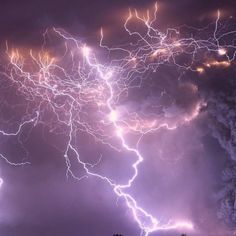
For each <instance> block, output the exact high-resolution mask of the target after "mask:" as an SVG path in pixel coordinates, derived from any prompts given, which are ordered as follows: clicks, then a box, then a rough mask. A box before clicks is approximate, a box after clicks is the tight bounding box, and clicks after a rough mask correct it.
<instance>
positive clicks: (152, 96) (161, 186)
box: [0, 0, 236, 236]
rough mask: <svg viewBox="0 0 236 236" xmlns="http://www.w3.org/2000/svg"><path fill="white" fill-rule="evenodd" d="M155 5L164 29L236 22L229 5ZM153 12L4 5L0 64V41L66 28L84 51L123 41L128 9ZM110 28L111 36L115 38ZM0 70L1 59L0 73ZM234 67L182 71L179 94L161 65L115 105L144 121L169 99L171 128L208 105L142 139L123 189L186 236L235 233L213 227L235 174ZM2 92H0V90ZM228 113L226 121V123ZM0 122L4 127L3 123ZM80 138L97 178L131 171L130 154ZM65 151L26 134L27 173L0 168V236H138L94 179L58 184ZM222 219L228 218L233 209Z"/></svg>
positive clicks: (8, 145)
mask: <svg viewBox="0 0 236 236" xmlns="http://www.w3.org/2000/svg"><path fill="white" fill-rule="evenodd" d="M159 2H160V6H161V10H160V15H159V16H158V18H159V19H160V25H161V27H163V28H165V27H166V26H171V25H178V24H183V23H186V24H188V25H194V26H198V27H199V26H200V27H201V26H205V25H206V23H209V22H208V21H209V20H212V19H208V17H207V15H210V14H212V12H215V11H216V10H217V9H219V8H221V9H224V10H225V12H227V13H229V14H231V15H234V16H235V10H234V9H236V3H234V1H230V0H229V1H220V0H215V1H206V0H180V1H177V0H175V1H174V0H166V1H159ZM153 3H154V2H153V1H149V0H148V1H147V0H146V1H144V0H142V1H141V0H135V1H132V0H124V1H118V0H117V1H114V0H110V1H109V0H107V1H106V0H100V1H95V0H87V1H82V0H77V1H76V0H68V1H66V0H63V1H56V0H48V1H39V0H35V1H27V0H22V1H10V0H8V1H4V0H3V1H2V3H1V7H0V8H1V9H0V13H1V14H0V29H1V30H0V32H1V35H0V40H1V41H0V42H1V44H0V45H1V46H0V48H1V52H0V55H3V54H4V51H3V50H4V46H5V41H6V40H7V41H8V42H10V44H11V45H16V47H17V46H21V47H23V48H24V47H26V46H27V47H29V48H30V47H33V48H34V47H37V46H39V45H41V44H42V37H41V36H42V33H43V32H44V31H45V29H46V28H50V27H53V26H55V27H60V28H64V29H65V30H66V31H67V32H69V33H71V34H72V35H74V36H75V37H79V38H81V39H82V40H84V41H86V42H89V43H90V44H91V45H97V44H98V40H99V30H100V27H101V26H102V27H104V29H105V30H107V32H109V33H108V40H107V42H108V43H111V42H117V43H119V42H124V41H125V40H126V38H123V37H124V34H123V32H122V26H123V25H121V23H122V20H123V19H124V18H122V17H123V13H124V12H126V10H127V9H128V8H129V7H131V8H138V9H145V8H147V7H150V6H152V4H153ZM120 16H121V18H122V20H120V19H119V17H120ZM234 21H235V20H234ZM234 23H235V22H234ZM115 27H117V28H116V29H117V30H114V28H115ZM234 28H235V25H234ZM110 32H112V33H110ZM120 36H122V37H120ZM29 45H30V46H29ZM99 52H100V51H99ZM3 62H4V60H2V61H1V60H0V64H1V69H2V68H3V66H2V63H3ZM234 67H235V65H233V66H232V67H230V68H228V69H225V70H216V71H215V70H212V71H209V73H207V74H206V75H204V78H201V79H199V77H198V75H197V74H194V73H192V72H187V73H186V75H185V78H184V82H183V85H182V84H181V85H180V84H179V82H178V81H177V80H176V76H175V75H176V71H175V69H169V68H168V67H165V66H163V67H161V68H160V70H159V72H158V73H157V74H151V75H150V81H154V82H153V83H152V85H150V83H151V82H149V80H147V83H146V84H145V83H144V84H143V87H142V90H139V91H138V92H137V91H136V90H134V91H132V90H131V91H130V100H126V101H124V103H123V104H120V107H121V108H122V106H126V107H130V109H133V110H134V111H137V112H139V111H140V110H141V111H142V112H143V113H145V115H147V116H148V115H150V113H151V112H152V110H150V109H152V108H150V107H151V105H155V104H157V102H158V103H162V104H164V103H166V104H168V102H169V100H168V99H169V98H164V99H163V100H162V101H157V97H158V95H159V93H160V87H161V88H163V89H165V90H166V91H167V92H168V94H169V96H170V99H171V100H175V101H176V103H175V104H176V106H175V107H174V108H173V107H172V108H170V109H169V110H168V111H166V114H170V115H171V116H172V117H174V118H175V119H179V117H180V116H182V115H183V114H189V113H191V111H192V109H193V108H194V106H195V105H196V102H197V101H199V100H201V99H203V100H204V101H205V102H206V103H207V106H206V107H204V109H202V112H201V113H200V115H199V116H198V117H197V118H196V119H195V120H194V121H191V122H189V123H186V124H184V125H180V127H179V128H178V129H176V130H174V131H167V130H166V129H160V130H159V131H158V132H156V133H154V134H149V135H147V136H145V137H144V138H143V139H142V142H141V143H140V152H141V153H142V154H143V156H144V159H145V161H144V163H143V164H142V166H141V167H140V175H139V177H138V178H137V181H136V182H135V184H134V186H133V187H132V189H131V190H130V191H131V192H132V194H133V196H135V198H136V200H137V201H138V202H139V203H140V205H142V206H143V207H145V209H147V210H149V211H150V212H152V214H153V215H155V216H156V217H157V218H162V219H163V220H166V219H189V220H190V221H192V222H194V224H195V225H196V229H195V231H193V232H187V233H188V235H193V236H194V235H203V236H205V235H206V236H207V235H209V236H210V235H212V236H213V235H214V236H227V235H232V231H231V230H232V229H236V220H235V218H233V217H232V219H231V218H230V217H231V215H230V217H229V216H228V215H227V216H225V215H224V217H221V219H219V212H220V209H221V210H222V198H223V197H221V196H222V191H224V190H225V188H226V187H225V186H226V184H225V183H224V182H223V181H222V172H223V171H224V170H225V169H226V168H227V167H228V166H230V167H231V166H234V161H235V160H236V154H235V153H236V152H234V147H235V146H234V145H235V142H236V141H235V140H234V132H235V127H236V126H234V124H235V123H236V120H235V117H234V113H233V111H234V109H235V104H234V103H235V98H236V96H235V93H234V90H235V87H236V84H235V82H234V81H233V79H235V72H236V71H235V68H234ZM0 81H1V75H0ZM189 84H191V86H192V85H193V84H194V85H196V86H197V87H198V91H199V92H198V93H197V94H195V93H194V92H192V90H191V88H192V87H191V86H190V85H189ZM0 86H2V84H1V82H0ZM0 91H1V92H2V91H4V88H3V87H0ZM9 91H10V90H9ZM219 94H220V96H219ZM17 99H18V98H17V96H16V97H14V95H13V96H10V95H9V94H8V92H7V91H4V92H2V93H1V95H0V118H1V119H0V123H1V126H0V127H1V129H4V128H8V127H10V125H9V124H10V117H11V115H12V116H14V117H18V116H19V117H20V116H21V113H22V112H23V111H20V110H18V109H15V110H14V109H13V110H10V109H9V110H7V109H6V108H5V105H4V101H10V102H13V104H18V103H21V102H24V101H23V100H22V101H19V100H17ZM22 99H23V98H22ZM219 104H220V105H219ZM229 111H231V113H233V115H231V116H230V115H229V117H228V116H227V114H229ZM231 113H230V114H231ZM235 115H236V114H235ZM221 116H222V117H223V118H222V117H221ZM6 117H7V119H9V123H4V122H2V121H3V120H4V119H6ZM224 118H225V120H224ZM231 123H232V125H228V124H231ZM27 129H30V126H29V127H27ZM28 131H29V130H28ZM227 132H228V133H230V134H228V133H227ZM26 133H27V132H26ZM23 135H24V134H23ZM79 139H80V140H81V142H80V144H79V145H80V147H81V155H82V156H83V158H84V159H85V160H90V161H92V162H94V161H96V160H98V158H99V157H100V156H101V155H102V161H101V163H100V164H99V165H98V166H96V167H95V168H96V170H97V171H99V172H100V173H105V174H106V175H108V176H111V177H112V178H114V179H117V180H126V179H127V176H129V174H130V172H131V171H132V170H131V161H130V160H132V158H133V157H132V155H130V156H129V155H127V153H125V152H122V153H117V152H115V151H114V150H111V149H109V148H108V147H106V146H104V145H100V144H97V143H96V142H95V141H94V140H93V139H92V138H91V137H90V138H88V137H86V136H83V135H82V134H81V137H79ZM63 145H64V137H63V136H62V137H61V136H60V134H52V133H50V132H49V131H48V128H47V127H46V128H45V127H44V126H43V125H38V126H36V127H35V128H33V129H32V130H30V137H26V138H25V139H24V146H25V148H26V149H27V152H28V159H27V160H28V161H30V162H31V165H25V166H19V167H13V166H11V165H8V164H7V163H5V162H4V160H2V161H1V164H0V176H1V177H2V178H3V180H4V184H3V185H2V187H1V189H0V235H1V236H112V235H113V234H116V233H120V234H123V235H124V236H138V235H139V233H140V230H139V228H138V226H137V224H136V222H135V221H134V220H133V218H132V215H131V213H130V211H129V210H127V208H126V206H125V204H124V202H123V200H119V201H118V202H117V203H116V201H117V199H116V196H115V195H114V193H113V192H112V190H111V189H110V187H109V186H108V185H107V184H105V183H103V182H102V181H100V180H98V179H96V178H88V179H83V180H81V181H76V180H74V179H72V178H68V179H67V178H66V165H65V160H64V158H63V153H62V152H61V151H60V150H59V149H60V148H63ZM91 147H92V148H91ZM0 149H1V150H2V151H1V152H3V153H6V154H7V155H8V156H9V158H10V159H11V160H14V161H19V160H20V161H21V160H22V159H24V157H25V154H26V152H25V150H22V148H21V147H20V145H19V143H18V142H17V137H11V138H7V139H5V138H4V137H2V136H0ZM129 158H130V159H129ZM127 159H128V160H129V161H128V162H127ZM75 170H76V171H77V172H78V173H79V172H80V171H82V170H81V169H80V167H79V166H76V165H75ZM224 184H225V185H224ZM233 189H234V187H233ZM225 191H226V190H225ZM230 193H231V195H230V196H231V199H232V198H234V197H235V195H234V194H233V190H232V191H231V192H230ZM228 195H229V194H228V192H227V194H223V196H224V197H225V198H227V197H228ZM232 196H233V197H232ZM232 201H233V200H232ZM232 208H233V207H232ZM230 210H231V211H232V212H233V213H234V210H235V209H233V210H232V209H230ZM222 211H224V210H222ZM222 211H221V212H222ZM235 211H236V210H235ZM233 213H232V214H233ZM228 218H230V219H228ZM225 222H226V224H225ZM181 233H185V232H184V230H183V232H182V231H168V232H156V233H153V234H150V236H172V235H173V236H174V235H180V234H181Z"/></svg>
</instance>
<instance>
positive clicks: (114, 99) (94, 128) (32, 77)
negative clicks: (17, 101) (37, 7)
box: [0, 4, 235, 236]
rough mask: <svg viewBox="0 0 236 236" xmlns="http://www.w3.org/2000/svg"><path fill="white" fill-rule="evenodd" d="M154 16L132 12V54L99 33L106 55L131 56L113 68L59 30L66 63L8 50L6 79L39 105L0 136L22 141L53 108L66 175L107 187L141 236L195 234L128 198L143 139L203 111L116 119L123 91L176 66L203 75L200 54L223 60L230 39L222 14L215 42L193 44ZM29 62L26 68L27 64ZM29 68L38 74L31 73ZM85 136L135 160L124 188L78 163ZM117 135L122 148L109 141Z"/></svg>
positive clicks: (43, 55) (183, 224) (126, 25)
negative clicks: (184, 58)
mask: <svg viewBox="0 0 236 236" xmlns="http://www.w3.org/2000/svg"><path fill="white" fill-rule="evenodd" d="M156 14H157V4H155V9H154V14H153V15H152V13H150V12H149V11H147V13H146V15H145V16H142V17H141V16H140V14H139V13H138V11H137V10H135V11H134V12H133V11H131V10H130V11H129V15H128V18H127V19H126V21H125V23H124V28H125V30H126V32H127V33H128V34H129V36H130V37H131V41H132V40H134V42H133V41H132V43H133V44H132V45H133V46H132V47H131V46H130V44H128V46H124V47H122V46H121V47H115V48H112V47H111V48H110V47H108V46H106V45H105V44H103V40H104V34H103V31H102V30H101V40H100V46H101V48H104V49H106V50H108V51H109V53H115V52H123V53H125V56H122V58H120V59H114V60H111V62H110V63H101V62H100V61H99V60H98V59H97V58H96V55H95V53H94V51H95V50H92V49H91V48H89V47H88V46H86V44H82V43H81V42H80V41H78V40H76V39H75V38H73V37H72V36H68V34H67V33H66V32H64V31H63V30H61V29H56V28H54V29H53V33H54V34H56V35H57V37H60V38H61V39H63V41H65V43H66V45H67V46H66V50H65V54H64V55H63V56H62V57H61V58H60V57H57V60H55V58H54V57H51V56H49V54H48V53H47V52H44V53H42V52H40V53H35V52H33V51H30V53H29V54H28V55H24V56H23V55H21V53H20V52H19V51H18V50H14V51H10V50H9V49H8V48H7V51H6V53H7V55H8V60H9V67H8V70H9V71H7V72H4V75H5V76H6V78H7V79H8V80H9V81H11V82H12V84H14V85H15V86H16V87H17V88H18V90H19V91H20V92H21V93H22V94H23V95H24V96H25V99H26V101H27V103H28V104H27V106H28V107H30V106H33V109H32V110H31V112H30V109H28V110H27V111H28V112H29V114H27V116H26V118H27V117H32V118H29V119H22V120H23V121H21V123H20V124H19V125H18V128H17V129H16V131H15V132H6V131H4V130H0V135H2V136H18V135H19V134H20V133H21V132H22V130H23V129H24V127H25V126H27V125H29V124H33V126H36V125H37V124H38V123H44V124H45V123H46V124H47V121H45V120H44V118H43V116H44V113H45V111H46V110H48V109H50V111H52V113H53V115H54V120H55V122H52V123H51V124H50V123H48V124H47V125H48V126H51V127H50V129H51V130H57V129H60V127H64V129H65V130H67V131H66V134H65V136H66V137H67V139H68V140H67V142H66V144H65V150H64V158H65V163H66V167H67V171H66V175H67V176H72V177H73V178H75V179H77V180H81V179H83V178H87V177H94V178H98V179H100V180H101V181H104V182H105V183H107V184H108V185H109V186H110V187H111V189H112V190H113V192H114V194H115V195H116V196H117V197H119V198H121V199H123V200H124V202H125V205H126V207H127V208H128V209H129V210H130V212H131V214H132V216H133V219H134V220H135V221H136V223H137V225H138V226H139V228H140V231H141V232H140V235H143V236H148V235H150V233H152V232H155V231H159V230H172V229H179V228H180V229H182V228H184V229H188V230H194V225H193V223H192V222H191V221H190V220H181V221H178V220H175V221H173V220H170V221H169V222H161V220H159V217H158V216H154V215H153V214H152V213H150V212H148V211H147V210H146V209H145V208H144V207H142V206H140V204H139V203H138V202H137V200H136V199H135V197H134V196H132V194H130V193H128V192H130V191H128V190H130V189H131V188H132V186H133V184H134V182H135V181H136V179H137V176H138V175H139V174H140V172H139V167H140V165H141V164H142V163H143V162H144V160H145V157H144V156H143V155H142V153H141V152H140V150H139V148H138V145H139V142H141V140H142V138H143V136H144V135H146V134H148V133H153V132H156V131H158V130H159V129H161V128H166V129H167V130H170V131H171V130H173V129H176V128H178V126H180V125H182V124H185V123H187V122H190V121H191V120H193V119H194V118H196V117H197V116H198V115H199V110H200V105H198V106H197V107H196V109H195V110H194V111H193V112H192V114H191V115H189V116H183V117H181V121H180V122H179V123H178V122H177V123H175V124H174V125H173V124H169V123H168V122H167V121H165V120H164V121H163V120H158V118H155V119H153V118H150V119H147V120H145V119H144V118H143V117H142V116H141V115H140V114H139V113H138V112H130V111H129V110H128V109H127V113H126V115H124V116H123V115H122V116H121V115H120V114H119V113H118V112H117V111H118V107H119V99H120V96H121V94H124V91H129V90H130V89H132V88H133V87H134V86H136V87H140V84H141V82H142V80H144V79H145V78H143V77H142V76H143V75H144V74H145V73H146V72H147V71H149V70H151V71H153V72H155V71H156V70H157V69H158V68H159V67H160V66H161V65H163V64H168V65H172V66H173V65H174V66H175V67H176V68H178V69H179V70H190V71H194V72H198V73H200V74H202V73H203V72H205V69H204V68H203V67H197V68H196V63H195V62H197V59H196V58H197V55H198V54H200V53H201V52H202V50H205V51H207V52H208V53H212V54H214V53H215V52H216V51H217V52H218V54H219V55H220V56H223V55H226V54H227V45H225V46H224V47H225V48H222V47H221V45H220V39H222V37H224V35H227V34H228V33H227V32H225V33H224V34H221V35H218V30H219V25H218V22H219V20H220V13H219V12H218V16H217V19H216V22H215V28H214V31H213V32H212V38H213V39H214V40H209V41H207V40H201V39H194V38H193V37H192V36H191V35H190V36H186V37H184V36H182V35H181V33H180V29H172V28H171V29H168V30H167V31H166V32H162V31H161V30H159V29H158V28H155V24H154V23H155V21H156ZM133 18H135V20H136V21H137V22H139V23H141V24H143V25H144V26H145V27H146V29H147V31H146V33H143V32H138V31H132V29H130V28H129V23H130V20H131V19H133ZM231 33H232V32H231ZM173 35H174V38H173ZM132 36H135V37H137V38H138V40H137V39H136V40H135V39H133V38H132ZM228 47H232V45H228ZM75 48H76V49H77V51H78V52H79V55H77V57H76V56H74V54H73V53H72V52H74V49H75ZM182 54H187V55H190V61H189V62H188V63H180V62H178V61H177V56H179V55H182ZM202 57H204V55H203V56H202ZM234 57H235V53H234V54H233V57H232V58H228V59H229V60H227V61H222V62H218V61H212V62H208V64H209V66H230V61H232V60H234ZM64 58H66V60H69V61H70V66H71V67H70V69H68V68H67V67H63V60H64ZM150 58H153V60H150ZM24 61H27V63H26V64H24ZM131 62H132V63H133V64H134V63H135V66H133V65H132V66H131V65H130V64H131ZM29 63H31V65H32V67H27V65H28V64H29ZM9 68H10V69H9ZM139 77H141V79H140V80H141V82H140V83H139V84H138V85H132V81H135V80H137V78H139ZM91 113H92V114H91ZM94 117H95V118H94ZM104 117H105V118H104ZM81 131H82V132H85V133H86V134H88V135H90V136H91V137H93V138H94V139H95V140H96V141H99V142H100V143H101V144H102V145H108V146H109V147H110V148H112V149H113V150H115V151H117V150H119V151H120V150H121V151H125V152H129V153H131V154H133V155H135V157H136V159H135V161H134V162H133V163H132V166H131V167H132V172H131V174H130V175H131V177H130V178H128V179H127V180H126V182H125V183H119V182H117V181H115V180H112V179H110V178H109V177H107V176H103V175H101V174H99V173H96V172H94V169H93V167H94V165H97V163H96V164H92V163H87V162H85V161H83V160H84V158H82V157H81V156H80V154H79V148H78V147H77V146H76V145H75V139H76V136H77V134H78V133H79V132H81ZM128 133H133V134H135V135H137V136H139V138H138V141H137V143H136V145H130V144H129V140H128V138H127V137H128V135H127V134H128ZM114 136H115V137H116V138H117V142H118V143H117V142H116V143H114V142H112V141H111V140H112V138H113V137H114ZM72 153H73V155H75V156H76V160H77V162H78V164H80V165H81V166H82V167H83V170H84V174H83V175H82V176H78V175H77V174H75V173H74V171H73V170H72V161H71V158H72V157H71V154H72ZM1 156H2V158H3V159H4V160H5V161H7V162H8V163H9V164H12V165H17V164H16V163H12V162H10V161H9V160H8V159H7V158H6V157H4V156H3V155H1ZM27 163H28V162H25V163H19V164H27ZM2 183H3V180H2V179H0V185H2ZM160 218H161V217H160Z"/></svg>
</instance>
